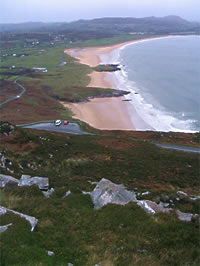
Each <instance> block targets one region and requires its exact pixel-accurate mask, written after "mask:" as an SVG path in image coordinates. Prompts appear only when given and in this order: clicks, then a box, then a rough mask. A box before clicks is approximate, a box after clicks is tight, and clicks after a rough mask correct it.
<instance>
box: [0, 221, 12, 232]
mask: <svg viewBox="0 0 200 266" xmlns="http://www.w3.org/2000/svg"><path fill="white" fill-rule="evenodd" d="M11 225H12V223H11V224H7V225H2V226H0V233H3V232H5V231H6V230H7V229H8V227H9V226H11Z"/></svg>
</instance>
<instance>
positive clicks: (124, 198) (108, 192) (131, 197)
mask: <svg viewBox="0 0 200 266" xmlns="http://www.w3.org/2000/svg"><path fill="white" fill-rule="evenodd" d="M84 194H85V193H84ZM87 194H88V193H87ZM89 194H90V196H91V198H92V201H93V203H94V208H95V209H100V208H102V207H103V206H105V205H107V204H110V203H112V204H120V205H125V204H128V203H129V202H131V201H132V202H136V203H137V205H138V206H140V207H141V208H143V209H144V210H145V211H146V212H147V213H150V214H156V213H158V212H163V213H170V212H172V211H175V213H176V215H177V216H178V218H179V220H181V221H184V222H191V221H194V220H196V219H198V217H199V216H198V215H197V214H192V213H183V212H181V211H179V210H174V209H172V208H166V207H164V206H163V205H162V204H157V203H156V202H153V201H150V200H137V198H136V193H135V192H132V191H128V190H126V189H125V187H124V186H123V185H116V184H114V183H112V182H111V181H109V180H107V179H102V180H101V181H100V182H99V183H98V184H97V186H96V187H95V189H94V190H93V191H92V192H91V193H89ZM179 194H180V193H179ZM184 196H185V195H184Z"/></svg>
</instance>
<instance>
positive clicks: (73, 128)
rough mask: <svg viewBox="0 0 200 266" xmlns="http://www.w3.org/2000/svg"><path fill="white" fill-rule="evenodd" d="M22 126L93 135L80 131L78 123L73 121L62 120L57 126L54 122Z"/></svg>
mask: <svg viewBox="0 0 200 266" xmlns="http://www.w3.org/2000/svg"><path fill="white" fill-rule="evenodd" d="M24 128H32V129H38V130H46V131H52V132H62V133H68V134H75V135H93V134H92V133H88V132H85V131H82V130H81V129H80V126H79V124H78V123H74V122H68V124H67V125H65V124H64V122H63V121H62V123H61V124H60V125H58V126H56V125H55V123H54V122H49V123H38V124H34V125H29V126H24Z"/></svg>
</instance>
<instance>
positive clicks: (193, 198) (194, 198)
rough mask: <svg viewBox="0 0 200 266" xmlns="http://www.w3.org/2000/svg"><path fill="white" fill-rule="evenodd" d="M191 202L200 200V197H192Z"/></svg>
mask: <svg viewBox="0 0 200 266" xmlns="http://www.w3.org/2000/svg"><path fill="white" fill-rule="evenodd" d="M190 199H191V200H199V199H200V196H197V197H194V196H193V197H190Z"/></svg>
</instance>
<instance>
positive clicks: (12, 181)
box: [0, 174, 19, 188]
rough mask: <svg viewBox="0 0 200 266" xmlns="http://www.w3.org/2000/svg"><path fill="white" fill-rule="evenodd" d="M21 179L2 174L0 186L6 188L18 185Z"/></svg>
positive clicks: (0, 175)
mask: <svg viewBox="0 0 200 266" xmlns="http://www.w3.org/2000/svg"><path fill="white" fill-rule="evenodd" d="M18 184H19V180H18V179H16V178H14V177H12V176H9V175H2V174H0V188H4V187H6V186H18Z"/></svg>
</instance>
